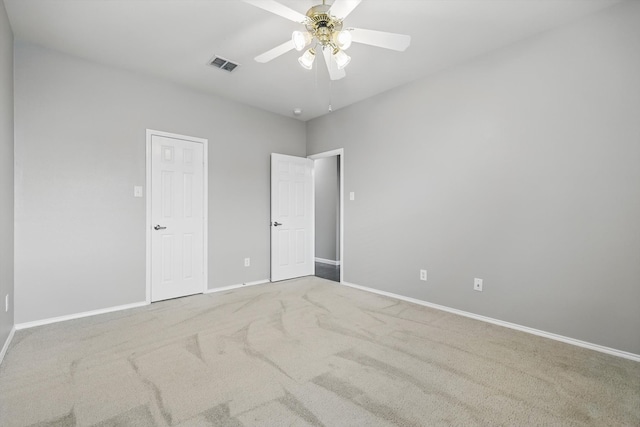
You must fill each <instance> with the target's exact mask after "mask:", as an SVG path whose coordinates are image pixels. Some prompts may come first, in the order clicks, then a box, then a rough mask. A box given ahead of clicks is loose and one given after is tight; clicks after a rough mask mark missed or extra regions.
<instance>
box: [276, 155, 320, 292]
mask: <svg viewBox="0 0 640 427" xmlns="http://www.w3.org/2000/svg"><path fill="white" fill-rule="evenodd" d="M314 252H315V248H314V212H313V160H310V159H305V158H302V157H293V156H286V155H283V154H271V281H272V282H275V281H278V280H285V279H292V278H294V277H301V276H311V275H313V274H315V264H314V258H315V254H314Z"/></svg>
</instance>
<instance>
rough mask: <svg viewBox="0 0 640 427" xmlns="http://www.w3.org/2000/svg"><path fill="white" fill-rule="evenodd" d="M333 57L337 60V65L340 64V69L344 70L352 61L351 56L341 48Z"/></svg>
mask: <svg viewBox="0 0 640 427" xmlns="http://www.w3.org/2000/svg"><path fill="white" fill-rule="evenodd" d="M333 59H335V60H336V65H337V66H338V70H342V69H343V68H344V67H346V66H347V64H349V62H351V57H350V56H349V55H347V54H346V53H344V52H343V51H341V50H339V51H337V52H336V53H334V54H333Z"/></svg>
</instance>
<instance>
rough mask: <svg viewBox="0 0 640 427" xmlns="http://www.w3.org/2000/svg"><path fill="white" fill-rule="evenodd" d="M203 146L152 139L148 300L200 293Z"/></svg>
mask: <svg viewBox="0 0 640 427" xmlns="http://www.w3.org/2000/svg"><path fill="white" fill-rule="evenodd" d="M203 153H204V147H203V144H201V143H197V142H192V141H186V140H182V139H179V138H171V137H166V136H160V135H152V136H151V190H150V192H151V227H152V229H151V301H160V300H165V299H169V298H176V297H181V296H186V295H192V294H197V293H202V292H203V290H204V283H203V282H204V274H203V267H204V262H205V259H204V164H203V157H204V155H203Z"/></svg>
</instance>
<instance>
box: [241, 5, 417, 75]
mask: <svg viewBox="0 0 640 427" xmlns="http://www.w3.org/2000/svg"><path fill="white" fill-rule="evenodd" d="M243 1H244V2H245V3H249V4H251V5H253V6H256V7H259V8H260V9H264V10H266V11H268V12H271V13H274V14H276V15H279V16H281V17H283V18H286V19H289V20H291V21H293V22H298V23H300V24H303V25H304V26H305V29H306V31H294V32H293V34H292V36H291V39H290V40H288V41H286V42H284V43H282V44H281V45H279V46H276V47H274V48H273V49H271V50H268V51H266V52H265V53H263V54H261V55H258V56H256V57H255V60H256V61H258V62H262V63H264V62H269V61H271V60H273V59H275V58H277V57H279V56H280V55H283V54H285V53H287V52H289V51H291V50H293V49H296V50H297V51H302V50H303V49H304V48H306V47H307V46H310V45H312V46H311V47H309V48H308V49H307V50H306V51H305V52H304V54H303V55H302V56H301V57H300V58H299V59H298V62H299V63H300V65H301V66H302V67H303V68H306V69H308V70H310V69H311V68H312V67H313V61H314V59H315V57H316V54H317V53H318V49H320V50H321V51H322V55H323V56H324V60H325V63H326V64H327V69H328V70H329V76H330V78H331V80H340V79H341V78H343V77H345V76H346V72H345V71H344V67H346V66H347V64H348V63H349V62H350V61H351V58H350V57H349V55H347V54H346V53H345V50H347V49H348V48H349V46H351V43H352V42H355V43H363V44H368V45H371V46H376V47H382V48H385V49H392V50H396V51H399V52H403V51H405V50H406V49H407V48H408V47H409V44H410V43H411V36H408V35H405V34H395V33H387V32H384V31H375V30H364V29H362V28H344V29H343V21H344V19H345V18H346V17H347V16H348V15H349V14H350V13H351V12H353V10H354V9H355V8H356V7H357V6H358V5H359V4H360V2H361V1H362V0H335V1H334V2H333V4H331V5H327V4H325V0H322V4H319V5H316V6H313V7H312V8H311V9H309V10H308V11H307V13H306V15H303V14H301V13H299V12H296V11H295V10H293V9H291V8H289V7H287V6H285V5H283V4H281V3H278V2H277V1H275V0H243Z"/></svg>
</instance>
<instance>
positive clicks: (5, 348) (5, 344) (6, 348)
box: [0, 326, 16, 365]
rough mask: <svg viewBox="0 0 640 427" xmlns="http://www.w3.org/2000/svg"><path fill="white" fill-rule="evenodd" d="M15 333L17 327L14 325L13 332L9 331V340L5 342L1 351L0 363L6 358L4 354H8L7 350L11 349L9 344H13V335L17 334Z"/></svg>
mask: <svg viewBox="0 0 640 427" xmlns="http://www.w3.org/2000/svg"><path fill="white" fill-rule="evenodd" d="M15 333H16V327H15V326H14V327H12V328H11V332H9V336H8V337H7V340H6V341H5V342H4V345H3V346H2V351H0V365H1V364H2V361H3V360H4V355H5V354H7V350H9V344H11V340H12V339H13V335H15Z"/></svg>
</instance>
